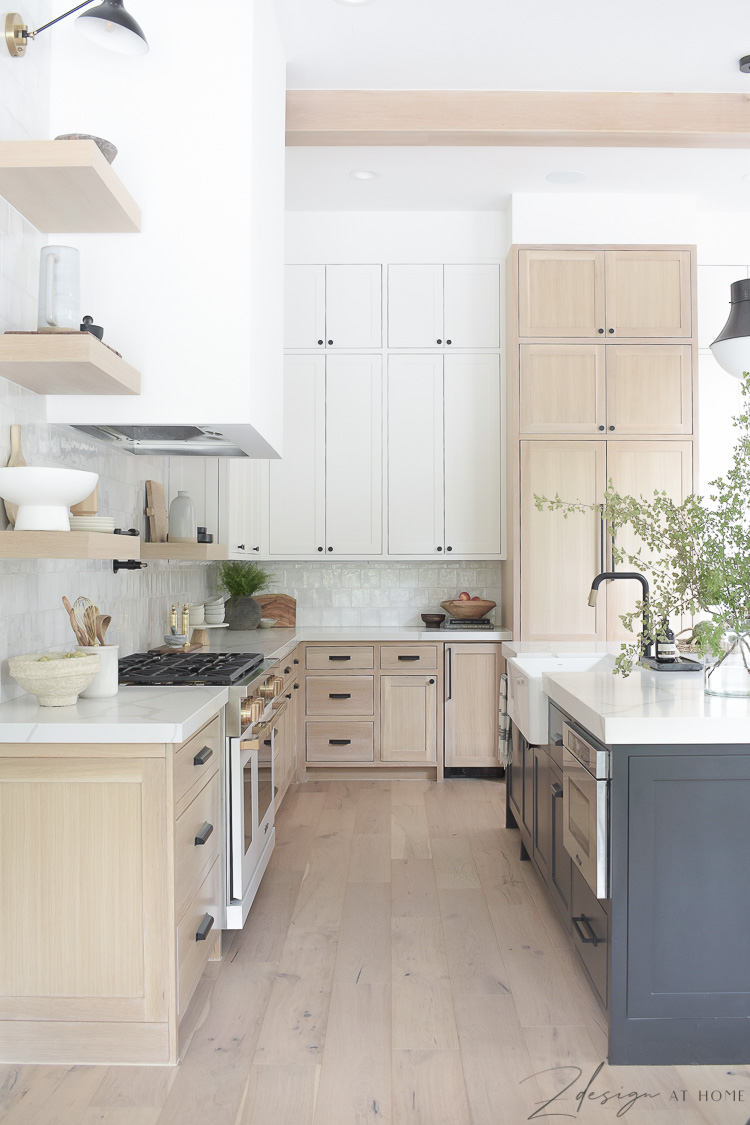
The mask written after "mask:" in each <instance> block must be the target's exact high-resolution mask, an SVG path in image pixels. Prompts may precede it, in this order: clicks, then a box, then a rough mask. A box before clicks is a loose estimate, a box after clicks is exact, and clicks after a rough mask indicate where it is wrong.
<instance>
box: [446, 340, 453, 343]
mask: <svg viewBox="0 0 750 1125" xmlns="http://www.w3.org/2000/svg"><path fill="white" fill-rule="evenodd" d="M445 342H446V344H452V343H453V341H452V340H446V341H445Z"/></svg>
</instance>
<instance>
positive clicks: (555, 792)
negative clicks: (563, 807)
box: [552, 781, 563, 797]
mask: <svg viewBox="0 0 750 1125" xmlns="http://www.w3.org/2000/svg"><path fill="white" fill-rule="evenodd" d="M562 795H563V787H562V785H560V783H559V782H558V781H553V782H552V796H553V797H562Z"/></svg>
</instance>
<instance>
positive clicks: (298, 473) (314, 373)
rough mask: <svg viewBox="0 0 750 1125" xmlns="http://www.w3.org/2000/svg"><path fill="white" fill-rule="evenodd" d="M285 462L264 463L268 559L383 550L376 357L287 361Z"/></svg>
mask: <svg viewBox="0 0 750 1125" xmlns="http://www.w3.org/2000/svg"><path fill="white" fill-rule="evenodd" d="M284 397H285V403H286V406H285V411H284V456H283V457H282V458H281V459H280V460H278V461H271V462H270V463H269V535H268V553H269V555H270V557H271V558H305V557H310V558H315V557H318V556H320V555H326V556H327V557H330V556H331V555H334V556H341V555H367V556H370V555H379V554H381V552H382V464H381V457H382V405H381V403H382V376H381V367H380V357H379V356H364V355H357V356H328V357H325V356H322V355H321V356H288V357H287V365H286V373H285V387H284Z"/></svg>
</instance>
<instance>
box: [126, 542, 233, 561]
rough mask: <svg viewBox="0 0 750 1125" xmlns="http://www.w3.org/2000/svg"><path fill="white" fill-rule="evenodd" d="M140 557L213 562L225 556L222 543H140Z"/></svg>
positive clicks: (224, 547)
mask: <svg viewBox="0 0 750 1125" xmlns="http://www.w3.org/2000/svg"><path fill="white" fill-rule="evenodd" d="M140 557H141V558H142V559H174V560H175V561H176V562H180V561H189V560H190V559H195V560H197V561H198V562H213V561H214V560H216V559H225V558H226V557H227V548H226V545H225V544H224V543H142V544H141V555H140Z"/></svg>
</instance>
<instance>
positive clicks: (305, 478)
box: [268, 355, 326, 557]
mask: <svg viewBox="0 0 750 1125" xmlns="http://www.w3.org/2000/svg"><path fill="white" fill-rule="evenodd" d="M325 365H326V361H325V356H323V355H316V356H287V359H286V366H285V371H284V446H283V449H284V456H283V457H282V458H281V460H278V461H271V462H270V466H269V478H270V479H269V504H270V513H269V544H268V547H269V553H270V555H271V557H275V556H277V555H291V556H295V555H312V554H322V553H323V551H324V550H325V530H326V528H325V455H326V454H325V441H326V424H325Z"/></svg>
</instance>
